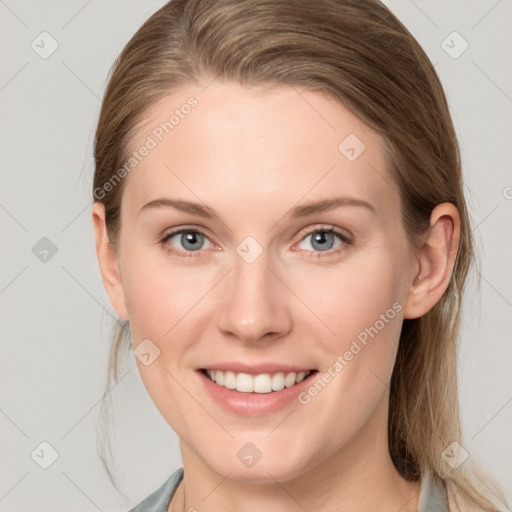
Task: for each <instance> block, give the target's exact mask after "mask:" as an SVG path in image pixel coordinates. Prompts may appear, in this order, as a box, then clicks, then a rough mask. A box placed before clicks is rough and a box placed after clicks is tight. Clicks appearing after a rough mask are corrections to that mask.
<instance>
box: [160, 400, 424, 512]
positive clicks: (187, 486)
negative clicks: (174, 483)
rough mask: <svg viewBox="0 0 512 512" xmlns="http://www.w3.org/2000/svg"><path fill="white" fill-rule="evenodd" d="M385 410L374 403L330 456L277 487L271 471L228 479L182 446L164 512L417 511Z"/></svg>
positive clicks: (413, 485) (415, 491) (416, 488)
mask: <svg viewBox="0 0 512 512" xmlns="http://www.w3.org/2000/svg"><path fill="white" fill-rule="evenodd" d="M387 406H388V404H387V400H385V401H383V402H382V403H381V404H379V405H378V407H377V409H376V410H375V411H374V414H373V415H372V418H370V420H369V421H368V422H367V424H366V425H365V427H364V429H362V430H360V431H359V432H358V433H357V434H356V435H355V436H354V437H353V438H352V439H351V440H350V441H349V442H347V443H346V444H345V445H344V446H342V447H341V448H340V449H339V450H338V451H336V452H335V453H334V454H333V455H331V456H330V457H328V458H327V459H325V460H323V461H321V462H320V463H316V464H314V463H313V464H312V465H311V467H310V468H309V470H308V471H305V472H303V473H301V474H300V475H299V476H298V477H296V478H293V479H291V480H286V481H282V482H278V481H277V480H275V479H273V478H272V477H271V476H270V473H271V471H269V472H268V474H269V478H268V480H267V481H266V482H264V483H261V481H258V483H254V482H250V481H247V480H244V481H240V480H235V479H230V478H229V475H228V476H226V477H225V476H223V475H220V474H218V473H216V472H215V471H213V470H212V469H211V467H209V466H208V465H207V464H205V462H204V460H203V459H201V458H199V457H198V456H197V453H196V452H194V451H193V450H192V449H190V447H189V446H188V445H186V444H185V443H183V442H182V443H181V453H182V459H183V469H184V476H183V481H182V482H181V483H180V486H179V487H178V489H177V491H176V493H175V495H174V497H173V500H172V503H171V505H170V507H169V512H184V511H189V510H191V511H194V510H202V511H208V512H220V511H222V512H235V511H236V512H261V511H266V510H269V511H270V510H280V511H283V512H292V511H293V512H295V511H296V510H297V507H299V508H301V509H303V510H322V511H325V512H331V511H332V512H334V511H339V510H350V511H351V512H367V511H368V510H379V511H383V512H384V511H390V512H396V511H397V510H400V512H416V511H417V506H418V497H419V492H420V482H410V481H407V480H405V479H404V478H403V477H402V476H401V475H400V474H399V473H398V471H397V470H396V468H395V466H394V465H393V462H392V460H391V457H390V455H389V450H388V439H387V421H386V422H384V423H383V422H382V415H384V417H386V419H387ZM379 409H380V410H379ZM377 418H378V421H375V420H376V419H377ZM378 424H379V425H380V427H379V428H376V426H377V425H378ZM383 424H384V427H385V428H382V425H383Z"/></svg>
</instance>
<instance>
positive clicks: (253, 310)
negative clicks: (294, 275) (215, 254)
mask: <svg viewBox="0 0 512 512" xmlns="http://www.w3.org/2000/svg"><path fill="white" fill-rule="evenodd" d="M276 274H277V275H279V272H276V271H275V270H274V269H273V268H272V269H271V268H269V259H268V258H267V253H266V252H265V251H264V252H263V254H261V255H260V256H259V257H258V258H257V259H256V260H255V261H253V262H252V263H247V262H246V261H244V259H243V258H240V257H238V256H236V258H235V261H234V268H233V270H232V271H231V272H229V274H228V275H227V276H226V279H225V280H224V281H225V282H224V286H223V289H222V291H221V295H222V296H221V297H220V298H219V307H218V315H217V323H218V328H219V329H220V330H221V332H222V333H223V335H225V336H230V337H232V338H236V339H238V340H240V341H243V342H246V343H254V342H259V341H263V340H270V339H272V340H275V339H276V338H279V337H282V336H284V335H286V334H287V333H289V332H290V330H291V328H292V317H291V312H290V308H289V304H288V302H287V301H289V300H290V292H289V291H288V290H287V288H286V287H285V286H284V285H283V283H282V281H281V280H282V279H283V277H281V276H280V278H278V277H276Z"/></svg>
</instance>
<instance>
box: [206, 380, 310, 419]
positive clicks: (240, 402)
mask: <svg viewBox="0 0 512 512" xmlns="http://www.w3.org/2000/svg"><path fill="white" fill-rule="evenodd" d="M197 373H198V375H199V378H200V379H201V381H202V383H203V385H204V387H205V388H206V390H207V392H208V393H209V394H210V395H211V396H212V397H213V398H214V400H216V401H217V402H218V403H219V404H221V405H222V406H223V407H225V408H226V409H229V410H230V411H233V412H235V413H237V414H241V415H245V416H261V415H264V414H270V413H273V412H276V411H279V410H280V409H282V408H283V407H285V406H287V405H288V404H290V403H292V402H293V401H295V400H297V396H298V395H299V393H301V392H302V391H304V390H305V389H306V388H307V387H309V386H310V385H311V382H312V380H311V379H312V378H313V377H314V376H315V375H316V374H317V373H318V372H317V371H316V370H315V371H312V372H311V373H310V374H309V375H308V376H307V377H306V378H305V379H304V380H303V381H301V382H299V383H298V384H294V385H293V386H291V387H289V388H286V387H285V388H283V389H281V390H280V391H272V392H271V393H243V392H241V391H237V390H236V389H228V388H225V387H224V386H219V385H218V384H215V382H213V381H212V380H210V379H209V378H208V377H207V376H206V375H205V374H204V373H203V372H202V371H201V370H197Z"/></svg>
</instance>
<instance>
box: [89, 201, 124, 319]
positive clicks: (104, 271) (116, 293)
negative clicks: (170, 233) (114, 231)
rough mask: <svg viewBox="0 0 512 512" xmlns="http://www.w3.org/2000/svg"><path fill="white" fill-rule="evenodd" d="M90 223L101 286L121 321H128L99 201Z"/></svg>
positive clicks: (121, 286)
mask: <svg viewBox="0 0 512 512" xmlns="http://www.w3.org/2000/svg"><path fill="white" fill-rule="evenodd" d="M92 223H93V228H94V236H95V238H96V255H97V257H98V263H99V265H100V271H101V278H102V280H103V286H104V287H105V290H106V291H107V294H108V296H109V298H110V302H111V303H112V306H114V309H115V310H116V312H117V314H118V315H119V316H120V317H121V318H122V319H123V320H128V312H127V309H126V302H125V296H124V288H123V283H122V281H121V272H120V268H119V261H118V255H117V253H116V251H115V248H114V246H113V245H112V244H111V243H110V241H109V239H108V234H107V226H106V223H105V206H104V204H103V203H100V202H99V201H94V203H93V205H92Z"/></svg>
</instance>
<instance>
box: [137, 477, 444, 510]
mask: <svg viewBox="0 0 512 512" xmlns="http://www.w3.org/2000/svg"><path fill="white" fill-rule="evenodd" d="M182 479H183V468H182V467H181V468H179V469H177V470H176V471H175V472H174V473H173V474H172V475H171V476H170V477H169V478H168V479H167V480H166V481H165V482H164V483H163V484H162V486H161V487H159V488H158V489H157V490H156V491H154V492H153V493H151V494H150V495H149V496H148V497H147V498H145V499H144V500H143V501H141V502H140V503H139V504H138V505H137V506H136V507H134V508H132V509H130V510H129V511H128V512H167V509H168V508H169V503H170V502H171V499H172V496H173V494H174V491H175V490H176V488H177V487H178V485H179V483H180V482H181V480H182ZM449 511H450V508H449V507H448V498H447V495H446V490H445V487H444V485H443V482H442V481H441V480H440V479H439V478H437V477H435V476H434V477H430V475H428V474H427V475H423V476H422V478H421V492H420V496H419V501H418V512H449Z"/></svg>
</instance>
